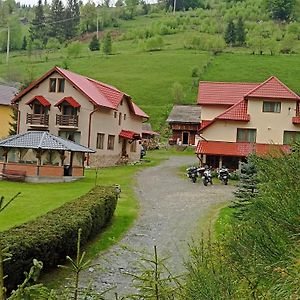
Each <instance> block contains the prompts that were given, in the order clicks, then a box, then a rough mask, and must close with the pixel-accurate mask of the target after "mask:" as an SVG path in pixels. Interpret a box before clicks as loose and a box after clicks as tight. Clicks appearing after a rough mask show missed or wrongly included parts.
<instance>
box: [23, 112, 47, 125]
mask: <svg viewBox="0 0 300 300" xmlns="http://www.w3.org/2000/svg"><path fill="white" fill-rule="evenodd" d="M26 123H27V124H31V125H42V126H48V125H49V115H47V114H27V118H26Z"/></svg>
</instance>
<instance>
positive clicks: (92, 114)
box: [12, 67, 149, 166]
mask: <svg viewBox="0 0 300 300" xmlns="http://www.w3.org/2000/svg"><path fill="white" fill-rule="evenodd" d="M12 102H13V103H15V104H17V106H18V114H19V117H18V133H24V132H27V131H33V130H38V131H41V130H43V131H48V132H49V133H51V134H53V135H56V136H60V137H63V138H65V139H69V140H73V141H75V142H78V143H80V144H81V145H84V146H86V147H89V148H93V149H95V150H96V154H95V156H94V164H97V165H101V166H104V165H113V164H115V163H117V162H119V161H120V159H121V158H122V159H125V160H128V161H135V160H138V159H139V157H140V147H141V146H140V143H139V140H140V139H141V133H142V123H143V122H144V121H146V120H148V118H149V117H148V115H147V114H146V113H144V112H143V111H142V110H141V109H140V108H139V107H138V106H137V105H136V104H135V103H134V102H133V101H132V99H131V97H130V96H129V95H127V94H126V93H124V92H122V91H120V90H118V89H117V88H115V87H113V86H110V85H108V84H104V83H102V82H99V81H96V80H94V79H91V78H88V77H86V76H82V75H79V74H76V73H73V72H71V71H69V70H64V69H62V68H59V67H54V68H52V69H51V70H50V71H48V72H47V73H46V74H44V75H43V76H42V77H40V78H39V79H37V80H36V81H34V82H33V83H31V84H30V85H29V86H28V87H27V88H26V89H24V90H23V91H21V92H20V93H19V94H18V95H17V96H16V97H15V98H14V99H13V101H12ZM91 162H93V160H91Z"/></svg>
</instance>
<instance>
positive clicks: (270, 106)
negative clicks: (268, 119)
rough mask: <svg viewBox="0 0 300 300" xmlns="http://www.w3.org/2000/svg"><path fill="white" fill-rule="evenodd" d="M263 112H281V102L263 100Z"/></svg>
mask: <svg viewBox="0 0 300 300" xmlns="http://www.w3.org/2000/svg"><path fill="white" fill-rule="evenodd" d="M263 112H275V113H280V112H281V102H265V101H264V102H263Z"/></svg>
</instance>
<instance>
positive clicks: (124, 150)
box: [122, 139, 127, 156]
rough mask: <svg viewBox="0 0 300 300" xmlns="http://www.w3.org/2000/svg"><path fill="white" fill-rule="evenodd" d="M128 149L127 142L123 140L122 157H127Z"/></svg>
mask: <svg viewBox="0 0 300 300" xmlns="http://www.w3.org/2000/svg"><path fill="white" fill-rule="evenodd" d="M126 147H127V140H126V139H123V141H122V156H126V155H127V152H126Z"/></svg>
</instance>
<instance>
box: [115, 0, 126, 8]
mask: <svg viewBox="0 0 300 300" xmlns="http://www.w3.org/2000/svg"><path fill="white" fill-rule="evenodd" d="M115 6H116V7H121V6H124V2H123V0H117V2H116V3H115Z"/></svg>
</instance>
